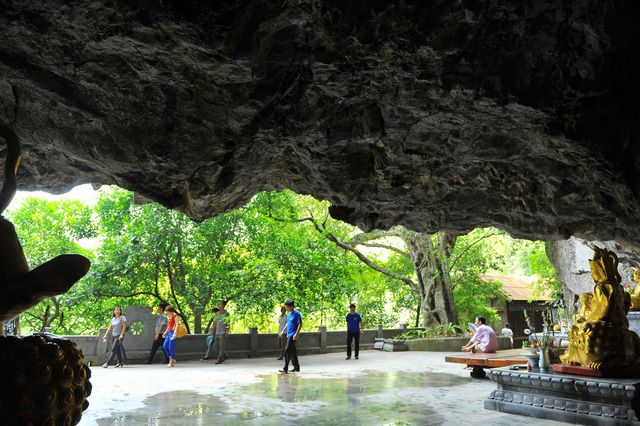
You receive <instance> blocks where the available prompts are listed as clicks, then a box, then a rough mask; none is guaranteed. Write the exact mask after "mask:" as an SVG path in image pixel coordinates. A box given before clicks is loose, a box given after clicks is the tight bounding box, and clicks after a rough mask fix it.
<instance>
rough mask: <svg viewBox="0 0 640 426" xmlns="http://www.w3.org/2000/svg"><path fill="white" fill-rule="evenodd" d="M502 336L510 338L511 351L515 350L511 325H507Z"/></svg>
mask: <svg viewBox="0 0 640 426" xmlns="http://www.w3.org/2000/svg"><path fill="white" fill-rule="evenodd" d="M502 335H503V336H507V337H508V338H509V340H510V341H511V349H513V330H511V326H510V325H509V323H505V325H504V328H503V329H502Z"/></svg>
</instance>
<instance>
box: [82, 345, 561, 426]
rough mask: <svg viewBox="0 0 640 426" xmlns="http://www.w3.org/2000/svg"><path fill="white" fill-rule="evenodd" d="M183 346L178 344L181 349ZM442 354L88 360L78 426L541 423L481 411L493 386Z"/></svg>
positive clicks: (545, 422)
mask: <svg viewBox="0 0 640 426" xmlns="http://www.w3.org/2000/svg"><path fill="white" fill-rule="evenodd" d="M178 349H179V348H178ZM445 355H447V354H446V353H443V352H381V351H375V350H369V351H363V352H361V354H360V359H359V360H356V359H351V360H346V359H345V354H343V353H331V354H322V355H307V356H301V357H300V366H301V370H302V371H301V372H299V373H289V374H280V373H278V372H277V371H278V369H279V368H282V365H283V363H282V361H277V360H276V359H272V358H253V359H229V360H228V361H227V362H225V363H224V364H220V365H216V364H214V363H213V362H211V361H210V362H208V363H205V362H201V361H187V362H180V353H179V352H178V362H177V363H176V366H175V367H174V368H166V366H165V365H162V364H157V365H155V364H154V365H129V366H125V367H123V368H114V367H109V368H106V369H105V368H102V367H100V366H93V367H91V373H92V377H91V383H92V384H93V391H92V394H91V396H90V397H89V403H90V405H89V408H88V409H87V410H86V411H85V412H84V415H83V417H82V421H81V422H80V424H81V425H110V424H121V425H225V424H233V425H235V424H243V425H367V426H375V425H461V424H465V425H480V424H485V425H486V424H489V425H540V424H561V423H557V422H551V421H544V420H539V419H532V418H528V417H521V416H515V415H509V414H502V413H498V412H495V411H487V410H484V409H483V408H482V407H483V400H484V398H485V397H486V396H487V395H489V393H490V392H491V391H492V390H493V389H495V388H496V386H495V384H494V383H493V382H492V381H490V380H489V379H472V378H471V377H469V370H465V369H464V366H463V365H460V364H448V363H445V362H444V357H445Z"/></svg>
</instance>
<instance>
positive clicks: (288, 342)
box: [102, 299, 364, 373]
mask: <svg viewBox="0 0 640 426" xmlns="http://www.w3.org/2000/svg"><path fill="white" fill-rule="evenodd" d="M225 308H226V302H224V301H221V302H220V303H219V304H218V308H214V309H213V314H214V321H215V322H214V324H213V325H212V327H211V332H210V336H209V337H208V338H207V352H206V353H205V355H204V357H203V358H201V361H209V354H210V353H211V352H212V351H213V350H214V349H218V357H217V359H216V362H215V363H216V364H222V363H223V362H224V361H226V360H227V359H228V358H229V355H227V352H226V351H225V347H226V340H227V338H228V337H229V329H230V315H229V312H227V311H226V310H225ZM349 310H350V312H349V313H348V314H347V316H346V322H347V359H351V353H352V352H351V345H352V343H355V345H354V346H355V351H354V356H355V359H358V357H359V355H360V336H361V335H362V334H364V328H363V322H362V316H360V314H359V313H357V312H356V305H355V304H351V306H350V307H349ZM157 312H158V318H157V319H156V326H155V330H154V337H153V345H152V346H151V353H150V354H149V357H148V358H147V360H146V361H145V362H144V364H151V363H152V362H153V358H154V356H155V354H156V352H157V351H158V349H159V348H162V350H163V352H164V354H165V361H164V363H165V364H167V367H173V366H174V365H175V363H176V335H175V331H176V330H177V328H178V326H179V324H180V319H179V318H180V317H179V316H178V315H177V313H176V311H175V309H174V308H173V306H171V305H168V304H166V303H160V304H159V305H158V307H157ZM285 312H287V314H285ZM167 314H168V316H167ZM278 325H279V327H278V328H279V334H278V341H279V345H280V355H279V356H278V360H282V359H284V367H283V368H282V369H280V370H279V371H280V372H281V373H288V372H289V371H300V363H299V361H298V351H297V349H296V341H297V340H298V337H299V335H300V330H301V329H302V315H301V314H300V312H299V311H298V310H296V308H295V303H294V301H293V300H292V299H288V300H287V301H286V302H284V306H283V307H282V309H281V315H280V318H279V324H278ZM165 327H166V330H164V329H165ZM126 330H127V318H126V317H125V316H124V315H122V309H121V308H120V307H119V306H116V307H115V308H114V309H113V316H112V317H111V322H110V324H109V328H108V329H107V331H106V332H105V334H104V336H103V338H102V340H103V341H106V340H107V336H108V335H109V332H111V335H112V337H113V343H112V345H111V353H110V355H109V358H108V359H107V361H106V362H105V363H104V364H103V367H105V368H107V367H108V366H109V363H110V362H111V361H113V359H114V358H116V357H117V358H118V363H117V364H116V367H121V366H123V365H124V362H126V352H124V346H122V340H123V339H124V334H125V331H126ZM163 330H164V332H163ZM123 354H124V355H123ZM123 356H124V357H125V360H123ZM289 364H291V366H292V369H291V370H289Z"/></svg>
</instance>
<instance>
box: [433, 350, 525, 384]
mask: <svg viewBox="0 0 640 426" xmlns="http://www.w3.org/2000/svg"><path fill="white" fill-rule="evenodd" d="M523 350H524V349H507V350H504V351H498V352H493V353H471V352H463V353H461V354H456V355H449V356H446V357H445V358H444V360H445V361H446V362H452V363H456V364H467V367H473V370H472V371H471V377H473V378H483V377H486V376H487V375H486V373H485V372H484V369H485V368H494V367H508V366H511V365H517V364H526V363H527V362H528V361H529V360H528V358H527V357H526V356H524V355H520V354H521V353H522V351H523Z"/></svg>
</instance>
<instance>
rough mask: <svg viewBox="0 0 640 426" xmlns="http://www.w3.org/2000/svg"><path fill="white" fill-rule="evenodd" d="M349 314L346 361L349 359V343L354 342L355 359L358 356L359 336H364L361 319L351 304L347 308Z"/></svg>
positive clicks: (354, 306)
mask: <svg viewBox="0 0 640 426" xmlns="http://www.w3.org/2000/svg"><path fill="white" fill-rule="evenodd" d="M349 310H350V311H351V312H349V313H348V314H347V359H351V342H353V341H354V340H355V351H354V352H355V353H354V355H355V356H356V359H358V356H359V354H360V336H361V335H363V334H364V328H363V327H362V317H361V316H360V314H359V313H357V312H356V305H354V304H353V303H352V304H351V305H350V306H349Z"/></svg>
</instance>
